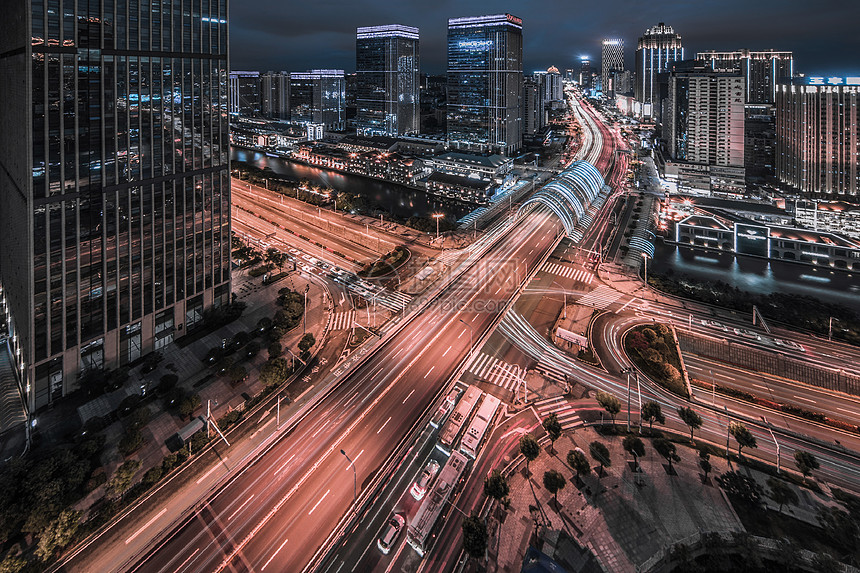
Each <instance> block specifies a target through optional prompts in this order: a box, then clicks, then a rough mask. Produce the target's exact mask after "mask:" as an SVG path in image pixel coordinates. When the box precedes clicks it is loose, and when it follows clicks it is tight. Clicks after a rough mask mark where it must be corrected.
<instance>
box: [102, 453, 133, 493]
mask: <svg viewBox="0 0 860 573" xmlns="http://www.w3.org/2000/svg"><path fill="white" fill-rule="evenodd" d="M139 469H140V460H126V461H124V462H123V463H122V465H121V466H119V467H118V468H117V469H116V473H114V474H113V477H112V478H111V480H110V481H109V482H108V484H107V488H108V490H109V491H111V492H112V493H113V494H114V495H116V496H119V497H122V495H123V494H124V493H125V492H126V490H128V488H129V487H130V486H131V480H132V479H134V474H136V473H137V470H139Z"/></svg>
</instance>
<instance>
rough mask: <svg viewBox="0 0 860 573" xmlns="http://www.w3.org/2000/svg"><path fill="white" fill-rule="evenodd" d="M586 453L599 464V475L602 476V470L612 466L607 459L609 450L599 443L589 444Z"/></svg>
mask: <svg viewBox="0 0 860 573" xmlns="http://www.w3.org/2000/svg"><path fill="white" fill-rule="evenodd" d="M588 453H589V454H591V457H592V458H594V461H596V462H597V463H599V464H600V475H603V468H604V467H606V466H612V460H611V459H609V449H608V448H607V447H606V446H604V445H603V444H602V443H601V442H597V441H594V442H591V443H590V444H588Z"/></svg>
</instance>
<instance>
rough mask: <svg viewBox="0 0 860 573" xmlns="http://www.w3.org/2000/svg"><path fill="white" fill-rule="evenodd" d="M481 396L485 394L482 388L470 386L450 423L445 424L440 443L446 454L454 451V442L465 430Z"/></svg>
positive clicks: (450, 418) (440, 434) (440, 433)
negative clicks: (464, 427)
mask: <svg viewBox="0 0 860 573" xmlns="http://www.w3.org/2000/svg"><path fill="white" fill-rule="evenodd" d="M481 394H483V392H481V389H480V388H478V387H477V386H469V387H468V388H467V389H466V393H465V394H463V397H462V398H460V402H459V403H458V404H457V407H456V408H455V409H454V412H453V413H452V414H451V416H450V417H449V418H448V421H447V422H445V425H444V426H442V430H441V431H440V432H439V443H440V444H441V445H442V447H443V449H445V451H446V452H451V451H453V450H454V442H456V441H457V437H458V436H459V435H460V432H461V431H462V430H463V425H464V424H465V423H466V420H468V419H469V415H471V413H472V410H473V409H474V408H475V405H476V404H477V403H478V399H480V397H481Z"/></svg>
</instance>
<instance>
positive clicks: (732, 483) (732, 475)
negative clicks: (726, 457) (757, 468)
mask: <svg viewBox="0 0 860 573" xmlns="http://www.w3.org/2000/svg"><path fill="white" fill-rule="evenodd" d="M717 483H718V484H719V485H720V487H721V488H723V491H725V492H726V495H729V496H731V497H733V498H734V499H736V500H737V501H740V502H742V503H745V504H747V505H753V506H756V505H759V504H760V503H761V492H762V488H761V486H760V485H759V484H758V482H757V481H755V479H753V478H751V477H750V476H748V475H746V474H742V473H739V472H736V471H731V472H726V473H724V474H723V475H721V476H720V477H718V478H717Z"/></svg>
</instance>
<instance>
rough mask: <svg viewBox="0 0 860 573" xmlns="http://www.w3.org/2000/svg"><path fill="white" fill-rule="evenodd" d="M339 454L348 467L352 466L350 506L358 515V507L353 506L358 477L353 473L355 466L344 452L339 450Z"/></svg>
mask: <svg viewBox="0 0 860 573" xmlns="http://www.w3.org/2000/svg"><path fill="white" fill-rule="evenodd" d="M340 453H342V454H343V457H345V458H346V460H347V461H348V462H349V465H351V466H352V506H353V507H354V508H355V511H356V513H358V507H357V506H356V505H355V500H356V497H357V496H356V492H357V491H358V476H357V475H356V473H355V464H354V463H353V461H352V460H351V459H350V458H349V456H348V455H346V452H345V451H343V450H341V451H340Z"/></svg>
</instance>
